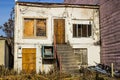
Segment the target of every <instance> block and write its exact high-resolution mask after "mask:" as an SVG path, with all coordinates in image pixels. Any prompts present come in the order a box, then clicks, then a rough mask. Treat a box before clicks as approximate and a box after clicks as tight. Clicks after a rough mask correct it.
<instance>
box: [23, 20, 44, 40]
mask: <svg viewBox="0 0 120 80" xmlns="http://www.w3.org/2000/svg"><path fill="white" fill-rule="evenodd" d="M23 36H24V37H25V38H26V37H28V38H31V37H33V38H36V37H46V19H36V18H25V19H24V31H23Z"/></svg>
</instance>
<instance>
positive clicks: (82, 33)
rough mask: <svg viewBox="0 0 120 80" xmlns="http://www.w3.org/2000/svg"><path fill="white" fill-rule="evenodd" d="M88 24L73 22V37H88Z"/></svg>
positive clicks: (89, 29)
mask: <svg viewBox="0 0 120 80" xmlns="http://www.w3.org/2000/svg"><path fill="white" fill-rule="evenodd" d="M90 36H91V25H90V24H73V37H90Z"/></svg>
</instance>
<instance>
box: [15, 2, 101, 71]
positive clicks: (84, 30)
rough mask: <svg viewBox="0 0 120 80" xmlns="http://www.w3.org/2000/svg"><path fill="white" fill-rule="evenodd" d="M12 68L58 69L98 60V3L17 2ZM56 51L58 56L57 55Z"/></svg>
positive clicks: (32, 69) (28, 69)
mask: <svg viewBox="0 0 120 80" xmlns="http://www.w3.org/2000/svg"><path fill="white" fill-rule="evenodd" d="M14 35H15V37H14V40H15V44H14V69H16V70H18V71H21V70H25V71H36V72H37V73H38V72H39V71H41V72H42V71H45V72H48V71H49V70H50V69H51V68H53V66H54V63H55V61H58V63H59V67H60V69H61V71H64V72H67V71H68V72H70V71H74V70H75V69H76V70H78V69H79V67H80V66H92V65H95V63H100V45H99V40H100V38H99V37H100V33H99V6H92V5H75V4H64V3H39V2H20V1H18V2H16V6H15V33H14ZM56 55H57V56H56Z"/></svg>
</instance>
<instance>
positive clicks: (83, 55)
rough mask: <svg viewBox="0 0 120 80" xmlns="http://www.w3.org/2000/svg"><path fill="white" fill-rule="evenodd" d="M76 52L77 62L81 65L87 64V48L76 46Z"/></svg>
mask: <svg viewBox="0 0 120 80" xmlns="http://www.w3.org/2000/svg"><path fill="white" fill-rule="evenodd" d="M74 54H75V55H76V61H77V63H79V64H81V65H87V64H88V59H87V48H75V49H74Z"/></svg>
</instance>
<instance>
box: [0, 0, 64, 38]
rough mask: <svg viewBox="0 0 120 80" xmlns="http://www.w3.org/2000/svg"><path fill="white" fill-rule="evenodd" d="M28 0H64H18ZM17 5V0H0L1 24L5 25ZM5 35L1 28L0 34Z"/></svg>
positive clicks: (28, 0)
mask: <svg viewBox="0 0 120 80" xmlns="http://www.w3.org/2000/svg"><path fill="white" fill-rule="evenodd" d="M18 1H27V2H49V3H50V2H51V3H62V2H63V1H64V0H18ZM14 5H15V0H0V25H3V24H4V23H5V22H6V21H7V20H8V19H9V17H10V12H11V10H12V8H13V7H14ZM1 35H2V36H5V34H4V32H3V31H2V30H0V36H1Z"/></svg>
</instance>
